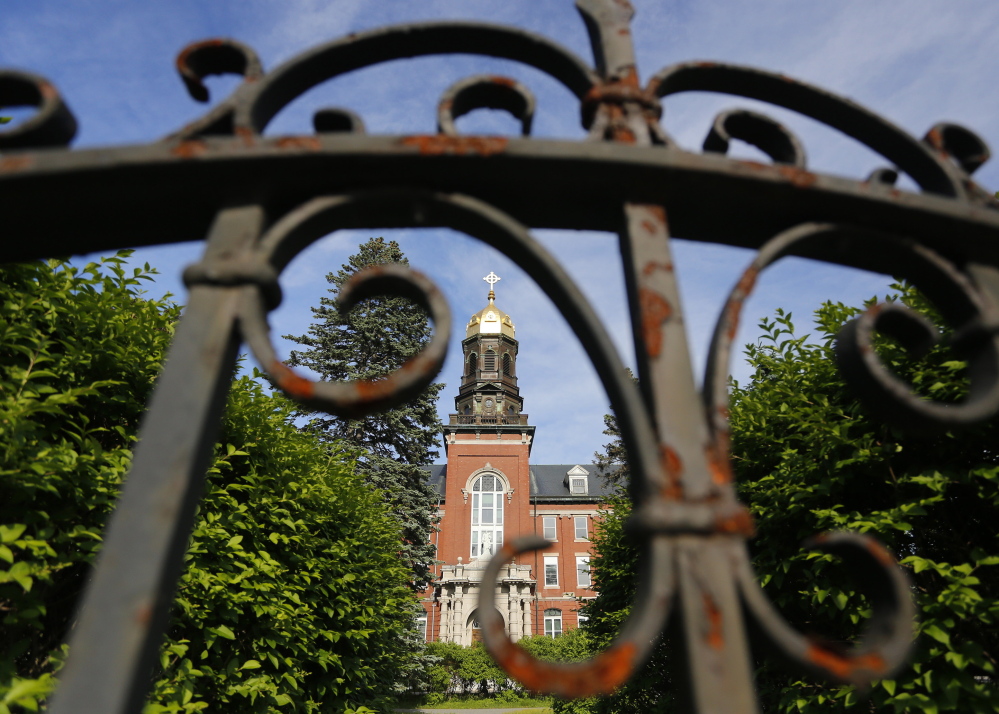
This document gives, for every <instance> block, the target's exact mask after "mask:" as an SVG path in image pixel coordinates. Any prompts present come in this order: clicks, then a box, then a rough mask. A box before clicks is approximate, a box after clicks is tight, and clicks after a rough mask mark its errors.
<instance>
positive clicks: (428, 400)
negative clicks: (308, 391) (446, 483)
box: [285, 238, 444, 591]
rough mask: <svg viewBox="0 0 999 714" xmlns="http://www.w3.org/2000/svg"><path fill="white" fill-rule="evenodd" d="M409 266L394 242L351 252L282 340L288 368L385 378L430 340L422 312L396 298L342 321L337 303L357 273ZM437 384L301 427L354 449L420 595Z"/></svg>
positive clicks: (426, 564) (429, 560)
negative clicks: (386, 405) (298, 329)
mask: <svg viewBox="0 0 999 714" xmlns="http://www.w3.org/2000/svg"><path fill="white" fill-rule="evenodd" d="M386 263H401V264H403V265H408V264H409V261H408V260H407V259H406V256H405V255H404V254H403V252H402V251H401V250H400V249H399V244H398V243H396V242H395V241H389V242H386V241H385V240H384V239H382V238H372V239H370V240H368V241H367V242H366V243H363V244H362V245H361V246H360V247H359V249H358V251H357V253H356V254H354V255H352V256H351V257H350V258H349V259H348V260H347V263H346V264H344V265H342V266H341V269H340V271H339V272H337V273H329V274H328V275H327V276H326V280H327V281H328V282H329V283H330V284H331V285H332V287H331V288H330V289H329V292H330V296H328V297H323V298H320V301H319V307H314V308H312V314H313V316H314V318H315V319H314V322H313V324H312V326H311V327H310V328H309V331H308V334H306V335H302V336H299V337H296V336H293V335H285V339H289V340H292V341H293V342H296V343H298V344H300V345H303V346H304V347H305V348H306V349H304V350H301V351H297V350H296V351H293V352H292V353H291V359H290V360H289V364H291V365H293V366H296V365H297V366H302V367H308V368H309V369H311V370H313V371H314V372H316V373H317V374H319V375H320V376H321V377H322V378H323V379H324V380H328V381H354V380H359V379H375V378H378V377H384V376H385V375H387V374H389V373H391V372H392V371H394V370H396V369H398V368H399V367H400V366H401V365H402V364H403V363H404V362H405V361H406V360H407V359H409V358H410V357H413V356H414V355H415V354H417V353H418V352H419V351H420V350H421V349H423V347H424V345H426V344H427V342H428V341H429V339H430V325H429V322H428V318H427V314H426V312H425V311H424V310H423V309H422V308H420V307H419V306H417V305H414V304H413V303H411V302H409V301H408V300H405V299H403V298H372V299H370V300H365V301H363V302H362V303H361V304H359V305H357V306H356V307H355V308H354V309H353V310H351V311H350V312H349V313H347V314H346V315H344V314H341V313H340V311H339V310H338V309H337V307H336V297H337V295H339V293H340V290H341V289H342V288H343V286H344V284H345V283H346V282H347V281H348V280H349V279H350V278H351V277H352V276H353V275H354V274H355V273H357V272H358V271H360V270H363V269H364V268H367V267H369V266H371V265H383V264H386ZM443 388H444V384H442V383H438V384H433V385H431V386H430V387H429V388H428V389H427V390H426V391H425V392H424V393H423V394H422V395H421V396H420V397H419V398H417V399H415V400H413V401H411V402H410V403H408V404H405V405H403V406H401V407H396V408H395V409H390V410H388V411H386V412H382V413H380V414H373V415H370V416H367V417H364V418H363V419H343V418H339V417H333V416H329V415H326V414H322V413H313V414H311V416H312V419H311V421H310V422H309V425H308V426H307V427H306V428H307V429H309V430H310V431H314V432H316V433H317V434H319V435H320V437H321V438H322V439H323V440H324V441H326V442H334V441H336V442H339V443H340V447H341V448H342V446H343V445H347V446H349V447H353V448H355V449H357V450H358V452H359V453H358V460H357V469H358V471H359V472H360V473H361V474H363V476H364V478H365V479H366V480H367V482H368V483H369V484H371V485H372V486H375V487H376V488H378V489H380V490H381V491H382V493H383V494H384V498H385V500H386V502H387V503H388V504H389V507H390V508H391V510H392V512H393V513H394V514H395V516H396V518H398V519H399V521H400V523H401V524H402V532H403V544H402V547H401V549H400V553H401V556H402V558H403V559H404V560H405V561H406V563H407V565H408V566H409V567H410V569H411V570H412V573H413V587H414V588H415V589H416V590H418V591H419V590H422V589H423V588H425V587H426V584H427V583H428V582H429V580H430V578H431V577H432V576H431V570H430V568H431V566H432V565H433V563H434V558H435V552H434V547H433V545H432V543H431V541H430V535H431V533H432V531H433V528H434V521H435V518H436V510H437V494H436V493H435V492H434V491H433V489H432V488H431V487H430V484H429V483H428V481H427V477H426V472H425V471H424V470H423V469H422V468H421V467H422V466H426V465H428V464H430V463H432V461H433V459H435V458H436V457H437V456H438V453H439V452H438V451H437V448H436V446H437V439H438V436H439V434H440V433H441V429H442V425H441V422H440V418H439V417H438V416H437V397H438V394H439V393H440V391H441V389H443Z"/></svg>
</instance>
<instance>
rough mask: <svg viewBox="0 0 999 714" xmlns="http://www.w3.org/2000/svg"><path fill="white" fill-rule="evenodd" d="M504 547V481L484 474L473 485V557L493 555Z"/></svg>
mask: <svg viewBox="0 0 999 714" xmlns="http://www.w3.org/2000/svg"><path fill="white" fill-rule="evenodd" d="M502 545H503V481H501V480H500V478H499V477H498V476H494V475H493V474H484V475H482V476H479V477H478V478H477V479H475V482H474V483H473V484H472V557H473V558H478V557H480V556H490V555H493V554H494V553H495V552H496V551H497V550H499V549H500V548H501V547H502Z"/></svg>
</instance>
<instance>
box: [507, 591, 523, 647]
mask: <svg viewBox="0 0 999 714" xmlns="http://www.w3.org/2000/svg"><path fill="white" fill-rule="evenodd" d="M520 608H521V605H520V584H519V583H511V584H510V596H509V599H508V600H507V613H509V616H508V617H507V622H508V623H509V625H508V626H507V632H508V633H509V635H510V639H512V640H513V641H514V642H516V641H517V640H519V639H520Z"/></svg>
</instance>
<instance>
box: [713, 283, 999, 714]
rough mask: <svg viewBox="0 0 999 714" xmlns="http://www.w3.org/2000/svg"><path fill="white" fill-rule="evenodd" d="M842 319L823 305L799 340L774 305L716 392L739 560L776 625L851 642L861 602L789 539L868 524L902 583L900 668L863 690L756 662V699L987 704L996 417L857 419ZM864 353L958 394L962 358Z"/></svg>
mask: <svg viewBox="0 0 999 714" xmlns="http://www.w3.org/2000/svg"><path fill="white" fill-rule="evenodd" d="M894 288H895V289H896V290H897V291H898V297H897V298H895V299H897V300H899V301H901V302H902V303H903V304H905V305H907V306H909V307H912V308H913V309H916V310H918V311H920V312H922V313H923V314H925V315H927V316H928V317H930V318H931V319H932V320H934V321H935V322H936V323H937V324H938V326H941V328H942V325H940V320H939V317H938V316H937V315H936V313H935V312H934V311H933V309H932V308H931V306H930V305H928V304H927V303H926V302H925V300H923V299H922V298H921V297H920V296H919V294H918V293H916V292H915V291H914V290H912V289H911V288H909V287H907V286H903V285H896V286H894ZM858 312H859V310H858V309H855V308H848V307H846V306H844V305H842V304H832V303H827V304H825V305H823V306H822V308H820V309H819V310H818V311H817V312H816V324H815V327H816V335H814V336H809V335H798V334H796V332H795V329H794V325H793V324H792V321H791V316H790V315H789V314H784V313H783V312H780V311H778V314H777V316H776V318H775V319H774V320H764V321H763V322H762V323H761V325H760V327H761V330H762V331H763V336H762V337H761V339H760V341H759V344H757V345H750V346H749V347H748V348H747V356H748V357H749V362H750V365H751V366H752V367H753V368H754V373H753V376H752V378H751V380H750V381H749V383H748V384H747V385H746V386H745V387H737V388H735V389H734V390H733V393H732V419H731V427H732V454H733V459H734V462H735V467H736V472H737V474H738V476H739V485H740V491H741V497H742V499H743V501H744V502H746V503H747V504H748V505H749V507H750V508H751V510H752V512H753V515H754V517H755V518H756V522H757V529H758V535H757V538H756V539H755V540H754V541H752V542H751V547H752V551H753V554H754V565H755V567H756V569H757V573H758V574H759V576H760V579H761V582H762V584H763V586H764V591H765V592H766V593H767V595H768V596H769V597H770V599H771V600H772V601H773V602H774V604H775V605H776V606H777V607H778V609H779V610H780V611H781V612H782V613H783V615H784V616H785V617H786V618H787V619H788V621H789V622H790V623H791V624H792V625H793V626H794V627H796V628H797V629H798V630H800V631H803V632H815V633H821V634H823V635H824V636H826V637H828V638H831V639H833V640H840V641H847V642H848V641H850V640H852V639H854V638H855V637H856V636H857V634H858V631H859V629H860V626H861V625H862V623H863V621H864V620H865V619H866V617H867V616H868V605H867V603H866V601H865V599H864V598H863V597H862V596H861V595H860V594H859V593H858V592H857V591H856V590H855V584H854V583H853V582H852V581H851V580H850V579H849V577H848V575H847V574H846V573H844V572H842V570H841V569H839V568H837V567H836V566H835V563H834V562H833V559H832V558H831V557H827V556H819V555H818V554H816V553H808V552H801V551H800V550H798V548H797V547H796V544H797V543H800V542H801V541H802V540H803V539H805V538H807V537H809V536H811V535H813V534H815V533H817V532H821V531H829V530H838V529H848V530H854V531H860V532H864V533H869V534H871V535H873V536H875V537H877V538H878V539H880V540H881V541H882V542H884V543H885V544H886V545H888V547H889V549H890V550H892V551H893V552H894V553H895V555H896V557H898V558H899V560H900V561H901V562H902V564H903V566H904V567H905V568H906V569H907V570H909V572H910V574H911V575H912V576H913V579H914V581H915V585H916V587H915V591H914V593H915V597H916V601H917V607H918V611H919V620H920V624H919V636H918V639H917V640H916V648H915V653H914V656H913V661H912V664H911V665H910V666H908V667H906V668H905V669H903V670H902V672H901V673H900V674H899V675H898V676H897V678H896V679H895V680H891V681H884V682H880V683H877V684H876V685H875V686H874V687H873V689H872V690H871V691H870V692H869V693H867V694H862V693H859V692H857V691H855V690H854V689H853V688H851V687H836V686H830V685H825V684H823V683H820V682H814V681H804V680H799V679H798V678H797V677H795V676H793V675H788V674H786V671H787V670H785V669H783V668H776V667H775V668H770V667H769V666H767V667H765V668H764V670H763V671H762V672H761V674H760V677H759V680H758V685H759V687H760V693H761V697H762V698H763V701H764V703H765V707H766V708H767V709H773V710H777V711H803V712H813V711H814V712H818V711H836V710H839V709H844V710H845V709H858V708H859V709H864V710H868V709H873V710H876V711H895V712H900V711H973V712H986V711H988V712H993V711H996V710H997V709H999V688H997V687H996V658H997V656H999V627H997V625H999V568H997V567H996V566H997V565H999V530H997V528H996V522H997V521H999V459H997V453H996V448H995V444H996V443H997V437H999V421H997V420H995V419H993V420H990V421H989V422H987V423H985V424H983V425H980V426H978V427H975V428H972V429H968V430H965V431H961V432H945V433H942V434H938V435H935V436H927V435H925V434H923V435H915V434H910V433H906V432H900V431H898V430H897V429H894V428H892V427H889V426H887V425H885V424H883V423H881V422H879V421H878V420H876V419H874V418H872V417H870V416H869V415H868V414H867V411H866V409H864V407H863V406H862V405H861V404H859V403H858V401H857V400H856V398H855V396H854V394H853V392H852V391H851V390H850V389H849V388H848V387H847V386H846V385H845V384H844V382H843V380H842V377H841V376H840V374H839V371H838V370H837V368H836V366H835V363H834V360H833V354H832V349H833V345H834V342H835V338H836V333H837V332H838V330H839V327H840V326H841V325H842V324H843V323H844V322H846V321H847V320H848V319H850V318H851V317H853V316H855V315H856V314H857V313H858ZM943 332H944V334H945V335H946V333H947V331H946V330H945V329H944V330H943ZM877 349H878V352H879V354H880V357H881V359H882V360H883V361H884V363H885V364H886V365H888V366H889V367H890V368H891V369H892V370H893V371H895V372H896V373H897V374H898V375H899V376H900V377H902V378H903V379H905V380H907V381H908V382H909V383H911V384H913V385H914V386H915V388H916V389H917V390H918V391H920V392H921V393H923V394H927V395H931V396H932V397H933V398H935V399H937V400H940V401H954V400H957V399H959V398H961V397H962V396H963V395H964V394H965V393H966V390H967V384H966V380H965V378H964V371H965V363H964V362H961V361H957V360H955V359H954V357H953V355H952V354H950V353H948V352H947V351H946V350H945V349H935V350H933V351H932V352H931V353H930V354H929V355H928V356H927V357H926V358H924V359H922V360H913V359H911V357H910V356H909V355H907V354H906V353H905V351H904V350H903V349H902V348H901V347H899V346H898V345H897V344H895V343H893V342H889V341H887V340H883V341H881V343H880V344H879V345H877Z"/></svg>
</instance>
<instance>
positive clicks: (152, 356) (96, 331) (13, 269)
mask: <svg viewBox="0 0 999 714" xmlns="http://www.w3.org/2000/svg"><path fill="white" fill-rule="evenodd" d="M125 257H127V254H119V255H118V256H117V257H114V258H110V259H106V260H105V261H103V263H102V264H101V265H98V264H95V263H91V264H89V265H87V266H86V267H84V268H82V269H78V268H75V267H73V266H70V265H67V264H65V263H62V262H60V261H55V260H52V261H49V262H48V263H30V264H24V265H6V266H2V267H0V425H2V426H0V617H2V620H0V712H5V708H6V707H8V706H9V705H11V704H12V703H13V702H14V701H18V700H19V699H22V698H23V699H24V702H21V703H22V705H23V706H28V704H26V703H25V702H30V701H34V700H33V699H32V697H33V696H35V695H41V694H44V692H46V691H47V689H48V686H49V684H50V677H51V673H52V672H53V670H54V669H55V668H57V667H58V665H59V663H60V661H61V658H62V656H63V651H62V648H61V647H60V643H61V642H62V641H63V640H64V639H65V635H66V631H67V629H68V626H69V623H70V619H71V617H72V614H73V610H74V608H75V605H76V598H77V595H78V594H79V592H80V590H81V589H82V587H83V582H84V579H85V578H86V576H87V571H88V568H89V564H90V562H91V561H92V560H93V557H94V554H95V552H96V550H97V549H98V548H99V547H100V533H101V531H102V529H103V527H104V523H105V521H106V519H107V516H108V514H109V513H110V511H111V509H112V507H113V504H114V499H115V497H116V495H117V493H118V487H119V485H120V484H121V480H122V478H123V476H124V474H125V472H126V471H127V469H128V465H129V463H130V462H131V447H132V442H133V441H134V437H135V433H136V430H137V427H138V423H139V418H140V417H141V415H142V411H143V409H144V406H145V402H146V400H147V398H148V396H149V394H150V391H151V388H152V384H153V381H154V379H155V378H156V375H157V374H158V372H159V370H160V368H161V366H162V357H163V354H164V350H165V349H166V346H167V345H168V344H169V341H170V339H171V337H172V335H173V324H174V321H175V320H176V319H177V316H178V308H177V307H176V306H175V305H172V304H171V303H170V302H169V301H166V300H161V301H151V300H145V299H142V298H141V296H140V295H139V293H138V286H139V285H140V284H141V281H143V280H149V279H150V275H149V266H146V267H145V268H144V269H135V271H134V272H132V273H126V271H125V268H124V259H125Z"/></svg>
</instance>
